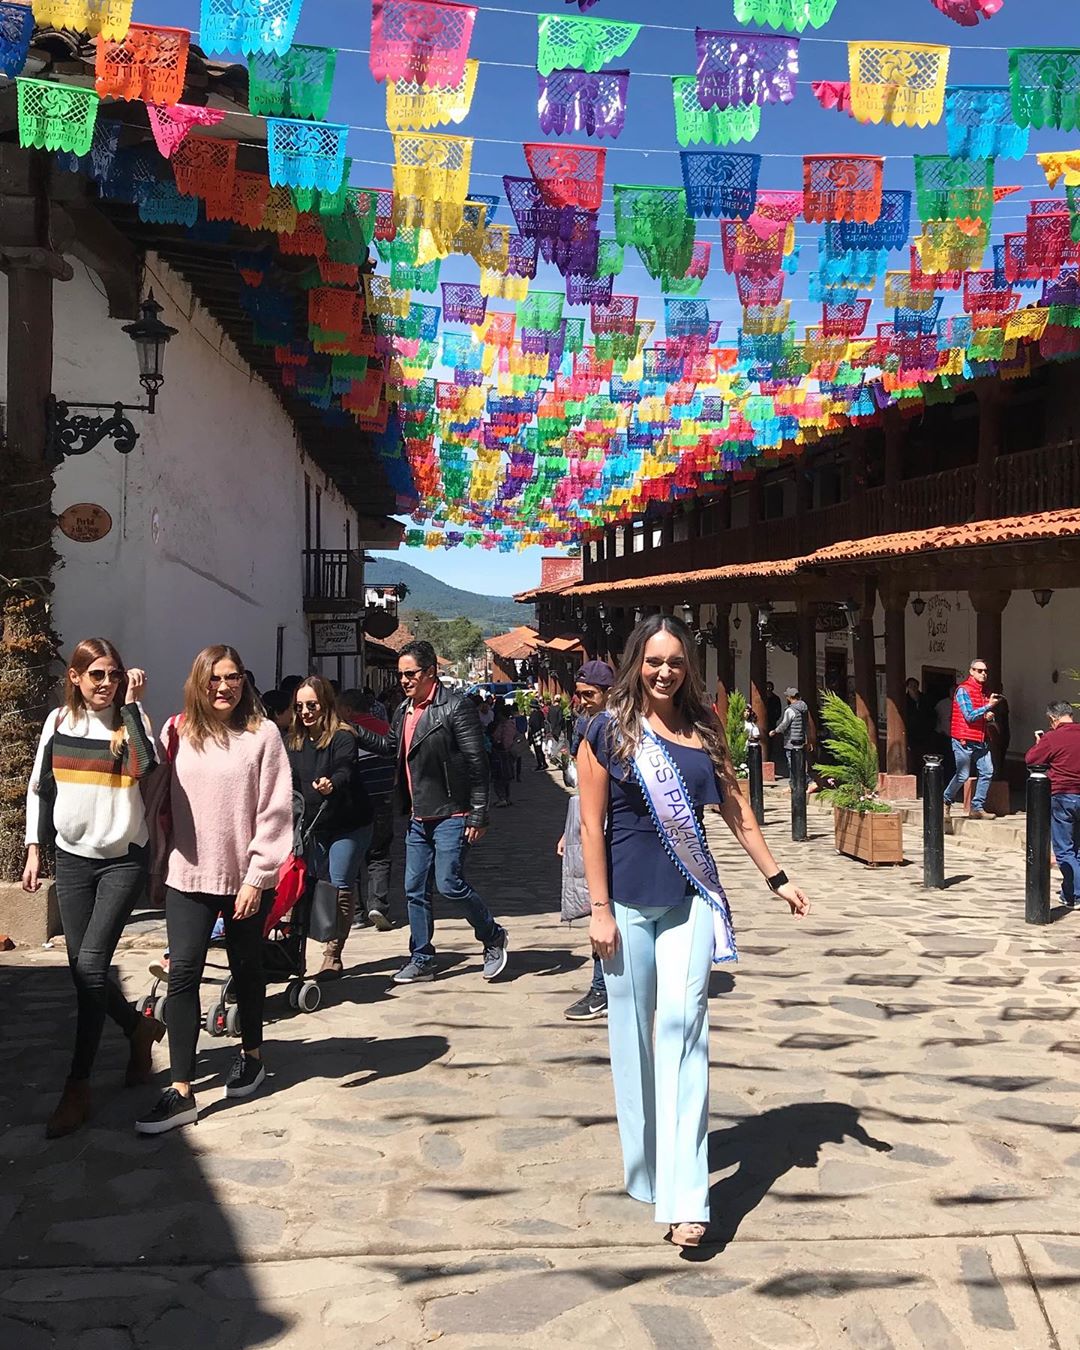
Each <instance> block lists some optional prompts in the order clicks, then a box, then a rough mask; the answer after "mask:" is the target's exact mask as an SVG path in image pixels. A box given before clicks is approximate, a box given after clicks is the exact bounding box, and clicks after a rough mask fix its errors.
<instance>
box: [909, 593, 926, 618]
mask: <svg viewBox="0 0 1080 1350" xmlns="http://www.w3.org/2000/svg"><path fill="white" fill-rule="evenodd" d="M911 608H912V609H913V610H914V612H915V617H916V618H917V619H921V618H922V616H923V613H924V611H925V609H926V601H925V600H924V599H923V598H922V596H921V595H917V596H916V597H915V599H914V600H912V602H911Z"/></svg>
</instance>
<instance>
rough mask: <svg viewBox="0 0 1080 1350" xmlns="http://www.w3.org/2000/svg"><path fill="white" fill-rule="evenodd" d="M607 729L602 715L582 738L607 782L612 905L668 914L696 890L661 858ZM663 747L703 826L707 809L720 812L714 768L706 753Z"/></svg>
mask: <svg viewBox="0 0 1080 1350" xmlns="http://www.w3.org/2000/svg"><path fill="white" fill-rule="evenodd" d="M611 725H612V724H611V718H610V716H609V715H608V714H605V713H600V714H599V715H598V716H596V717H594V718H593V720H592V721H591V722H590V723H589V726H588V729H587V730H586V732H585V739H586V740H587V741H588V742H589V744H590V746H592V751H593V754H594V755H595V756H596V758H597V762H598V763H599V764H600V765H602V767H603V768H605V769H606V770H607V772H608V776H609V780H610V782H609V790H608V828H607V855H608V886H609V888H610V892H611V899H612V900H614V901H617V902H618V903H619V904H620V905H633V906H635V907H637V908H639V909H648V908H665V909H670V908H671V907H672V906H673V905H682V904H685V903H686V902H687V901H688V900H689V899H690V898H691V896H692V895H693V893H694V889H693V887H692V886H691V885H690V883H689V882H688V881H687V880H686V879H685V877H684V876H683V874H682V873H681V872H680V871H679V869H678V868H677V867H676V866H675V864H674V863H673V862H672V861H671V859H670V858H669V857H668V855H667V853H666V852H665V850H664V846H663V844H662V843H661V842H660V836H659V835H658V834H657V832H656V826H655V825H654V824H653V821H652V816H651V815H650V814H649V806H648V803H647V802H646V800H645V793H644V792H643V791H642V789H641V787H640V785H639V784H638V781H637V778H636V777H635V776H634V771H633V769H632V768H631V767H630V766H629V765H624V764H622V763H621V762H620V761H619V760H617V759H615V758H614V756H613V754H612V751H611ZM663 746H664V749H665V750H666V751H667V753H668V755H669V756H670V757H671V759H672V760H673V761H674V763H675V765H676V767H677V768H678V770H679V772H680V773H681V774H682V779H683V782H684V783H685V784H686V790H687V792H688V793H689V794H690V800H691V801H692V802H693V803H694V810H695V811H696V813H697V817H698V820H701V818H702V816H703V815H704V812H705V807H706V806H718V805H719V804H720V803H721V802H722V801H723V793H722V792H721V790H720V784H719V782H718V781H717V777H716V766H715V765H714V764H713V762H712V760H711V759H710V758H709V755H708V753H707V751H705V750H697V749H695V748H694V747H693V746H690V745H676V744H675V743H674V742H673V741H667V740H665V741H663Z"/></svg>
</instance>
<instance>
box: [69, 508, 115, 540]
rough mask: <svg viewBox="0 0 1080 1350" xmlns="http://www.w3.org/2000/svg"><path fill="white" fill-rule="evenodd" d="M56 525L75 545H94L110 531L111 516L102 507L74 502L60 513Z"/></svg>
mask: <svg viewBox="0 0 1080 1350" xmlns="http://www.w3.org/2000/svg"><path fill="white" fill-rule="evenodd" d="M56 523H57V524H58V525H59V526H60V529H61V531H62V532H63V533H64V534H66V535H67V537H68V538H69V539H74V541H75V543H77V544H96V543H97V541H98V540H99V539H104V538H105V536H106V535H107V534H108V533H109V531H110V530H111V529H112V516H110V515H109V513H108V511H106V510H105V508H104V507H103V506H96V505H95V504H94V503H93V502H76V503H75V505H74V506H69V507H68V508H67V510H66V511H61V512H60V514H59V516H58V517H57V518H56Z"/></svg>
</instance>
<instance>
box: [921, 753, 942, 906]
mask: <svg viewBox="0 0 1080 1350" xmlns="http://www.w3.org/2000/svg"><path fill="white" fill-rule="evenodd" d="M944 779H945V774H944V772H943V770H942V766H941V756H940V755H924V756H923V794H922V810H923V854H922V858H923V863H922V865H923V885H924V886H925V887H926V889H927V890H929V891H934V890H936V891H940V890H944V888H945V782H944Z"/></svg>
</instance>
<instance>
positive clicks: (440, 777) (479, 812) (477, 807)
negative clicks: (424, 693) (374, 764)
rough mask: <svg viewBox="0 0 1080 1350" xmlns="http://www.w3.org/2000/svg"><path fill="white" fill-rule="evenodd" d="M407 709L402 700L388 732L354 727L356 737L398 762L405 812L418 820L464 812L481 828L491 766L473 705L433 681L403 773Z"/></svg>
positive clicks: (398, 782)
mask: <svg viewBox="0 0 1080 1350" xmlns="http://www.w3.org/2000/svg"><path fill="white" fill-rule="evenodd" d="M409 707H410V703H409V702H408V701H406V702H405V703H402V704H401V705H400V706H399V707H398V708H397V709H396V710H395V712H394V718H393V721H392V723H391V725H390V734H389V735H388V736H380V735H379V734H378V733H377V732H374V731H369V730H368V729H367V728H366V727H362V726H358V727H356V738H357V740H358V741H359V742H360V744H361V746H363V748H364V749H365V750H370V751H371V752H372V754H376V755H386V756H388V757H390V758H392V759H393V760H395V762H396V763H397V778H396V781H395V790H396V793H397V799H398V804H399V806H400V807H401V810H402V811H403V812H406V813H408V814H411V815H413V816H416V817H418V818H419V819H421V820H445V819H447V818H448V817H450V816H458V815H463V814H464V815H466V816H467V817H468V824H469V825H473V826H476V827H478V828H481V829H483V828H484V827H485V826H486V825H487V803H488V783H489V776H490V769H489V766H488V757H487V754H486V753H485V751H484V732H483V728H482V727H481V726H480V718H479V717H478V716H477V713H476V707H475V705H474V704H473V703H472V702H471V701H470V700H469V699H467V698H465V697H464V696H463V695H461V694H451V693H450V692H449V691H448V690H447V689H446V688H445V687H444V686H443V685H441V684H439V685H437V686H436V688H435V692H434V695H433V697H432V700H431V704H430V706H429V707H428V708H427V709H426V710H425V711H424V712H423V713H421V715H420V721H419V723H418V725H417V727H416V730H415V731H414V732H413V738H412V742H411V744H410V746H409V771H408V773H407V774H406V772H405V754H404V749H405V738H404V734H403V728H404V724H405V713H406V711H407V709H408V708H409ZM410 778H411V779H412V792H411V793H410V791H409V779H410Z"/></svg>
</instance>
